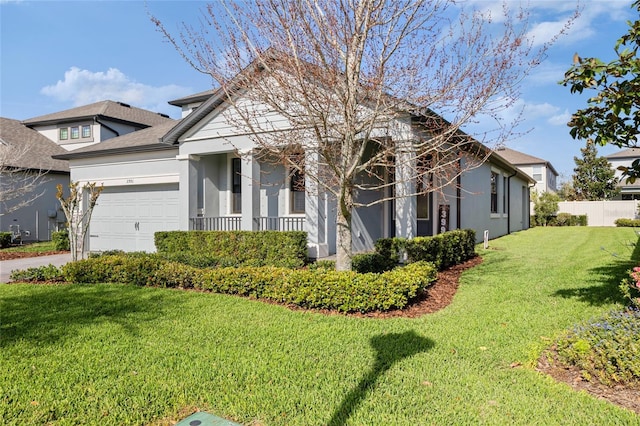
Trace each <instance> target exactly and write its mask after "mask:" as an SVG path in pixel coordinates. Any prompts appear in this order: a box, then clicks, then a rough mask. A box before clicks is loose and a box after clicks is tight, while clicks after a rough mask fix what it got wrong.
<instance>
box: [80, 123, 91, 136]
mask: <svg viewBox="0 0 640 426" xmlns="http://www.w3.org/2000/svg"><path fill="white" fill-rule="evenodd" d="M82 137H83V138H90V137H91V126H89V125H86V126H82Z"/></svg>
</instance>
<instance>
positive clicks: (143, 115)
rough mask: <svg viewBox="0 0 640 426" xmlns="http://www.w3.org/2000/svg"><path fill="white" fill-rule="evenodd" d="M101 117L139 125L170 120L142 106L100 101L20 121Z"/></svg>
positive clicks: (40, 122)
mask: <svg viewBox="0 0 640 426" xmlns="http://www.w3.org/2000/svg"><path fill="white" fill-rule="evenodd" d="M93 117H101V118H107V119H112V120H115V121H121V122H126V123H134V124H138V125H140V127H149V126H155V125H157V124H161V123H164V122H166V121H167V120H171V118H169V116H167V115H165V114H160V113H156V112H153V111H149V110H146V109H142V108H136V107H133V106H131V105H129V104H125V103H123V102H115V101H109V100H107V101H101V102H96V103H93V104H89V105H84V106H80V107H77V108H71V109H67V110H64V111H59V112H54V113H52V114H46V115H41V116H39V117H34V118H29V119H27V120H24V121H23V122H22V123H23V124H25V125H27V126H29V127H33V126H38V125H45V124H55V123H62V122H68V121H76V120H81V119H87V118H93Z"/></svg>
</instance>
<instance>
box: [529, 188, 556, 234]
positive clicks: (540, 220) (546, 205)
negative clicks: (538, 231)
mask: <svg viewBox="0 0 640 426" xmlns="http://www.w3.org/2000/svg"><path fill="white" fill-rule="evenodd" d="M559 201H560V197H559V196H558V194H556V193H554V192H546V191H545V192H543V193H542V194H540V195H539V196H538V197H537V198H536V200H535V201H534V204H533V212H534V213H535V215H536V224H538V225H543V226H547V224H548V223H549V220H550V219H551V217H552V216H553V215H555V214H556V212H557V211H558V202H559Z"/></svg>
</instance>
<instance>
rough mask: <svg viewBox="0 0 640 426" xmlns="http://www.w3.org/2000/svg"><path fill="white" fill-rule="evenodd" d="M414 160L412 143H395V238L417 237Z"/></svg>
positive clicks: (402, 141)
mask: <svg viewBox="0 0 640 426" xmlns="http://www.w3.org/2000/svg"><path fill="white" fill-rule="evenodd" d="M415 166H416V158H415V153H414V150H413V141H411V140H401V141H396V173H395V179H396V182H395V190H396V200H395V206H396V211H395V214H396V219H395V222H396V237H404V238H413V237H415V236H416V235H417V226H418V224H417V206H416V197H415V195H412V194H415V193H416V179H415V170H416V167H415Z"/></svg>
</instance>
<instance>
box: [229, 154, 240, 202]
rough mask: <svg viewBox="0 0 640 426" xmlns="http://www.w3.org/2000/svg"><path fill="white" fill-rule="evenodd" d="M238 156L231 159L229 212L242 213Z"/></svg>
mask: <svg viewBox="0 0 640 426" xmlns="http://www.w3.org/2000/svg"><path fill="white" fill-rule="evenodd" d="M240 173H241V163H240V159H239V158H232V159H231V213H242V175H241V174H240Z"/></svg>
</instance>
